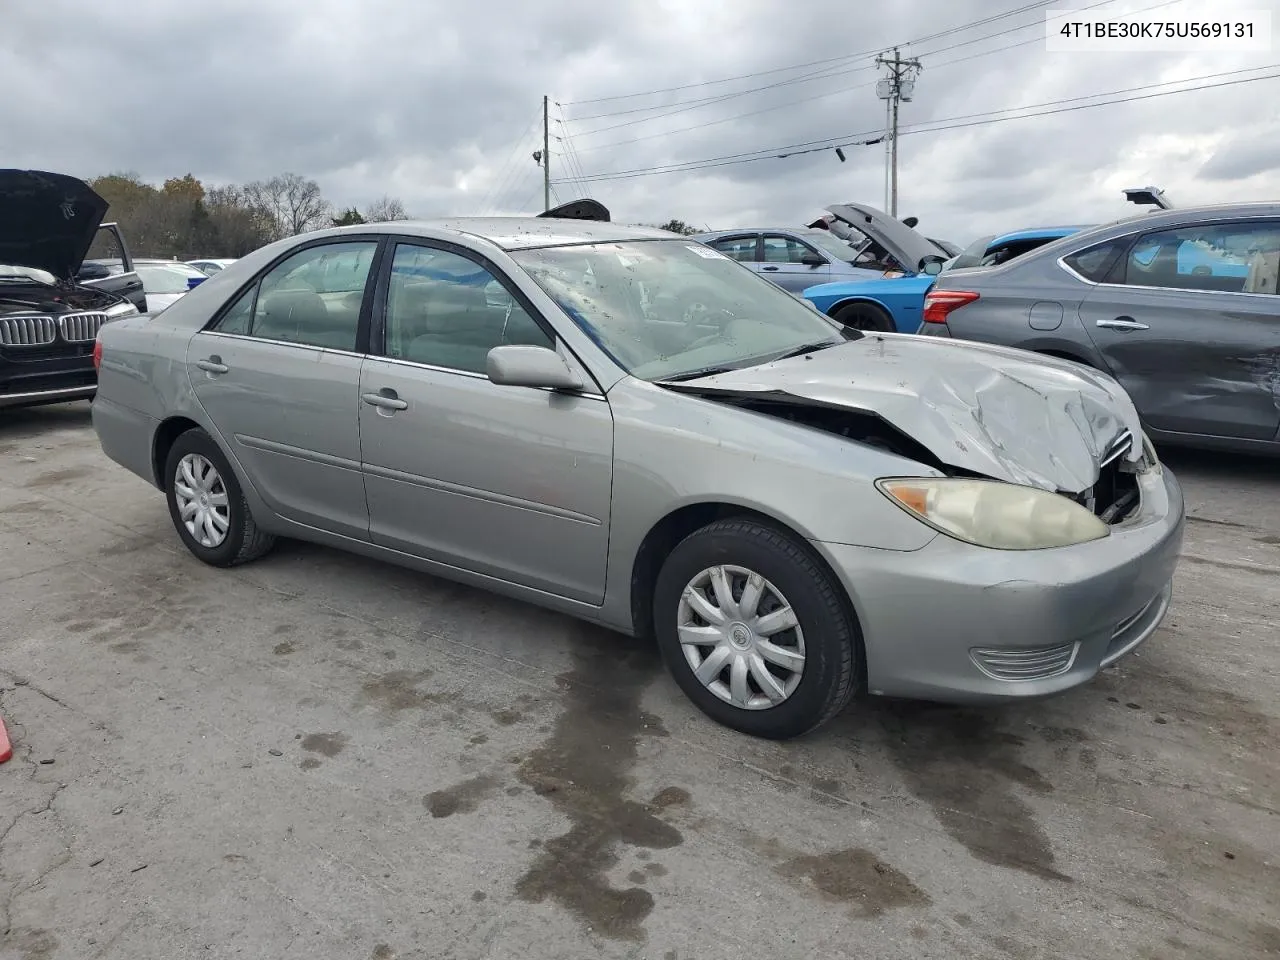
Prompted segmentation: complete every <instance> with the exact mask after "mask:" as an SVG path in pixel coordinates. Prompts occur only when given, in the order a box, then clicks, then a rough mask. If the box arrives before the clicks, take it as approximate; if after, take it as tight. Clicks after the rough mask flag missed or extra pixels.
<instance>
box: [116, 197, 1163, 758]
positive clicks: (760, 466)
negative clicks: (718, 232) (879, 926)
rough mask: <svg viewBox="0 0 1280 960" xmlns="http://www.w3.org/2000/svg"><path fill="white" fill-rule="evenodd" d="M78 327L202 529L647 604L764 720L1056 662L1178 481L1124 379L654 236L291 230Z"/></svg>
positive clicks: (180, 526) (1120, 637)
mask: <svg viewBox="0 0 1280 960" xmlns="http://www.w3.org/2000/svg"><path fill="white" fill-rule="evenodd" d="M96 357H97V360H98V363H99V388H98V395H97V399H96V401H95V403H94V406H93V420H94V426H95V428H96V430H97V433H98V437H99V438H100V440H101V443H102V446H103V449H104V450H105V451H106V453H107V454H108V455H109V456H110V457H111V458H112V459H113V460H115V461H116V462H118V463H120V464H122V465H123V466H125V467H126V468H128V469H129V470H132V471H133V472H135V473H137V474H138V475H139V476H141V477H143V478H145V479H146V480H148V481H149V482H151V483H153V484H155V485H156V486H157V487H159V488H160V489H161V490H163V491H164V493H165V495H166V497H167V499H168V505H169V511H170V513H171V515H172V518H173V522H174V526H175V528H176V530H177V533H178V536H179V537H181V539H182V541H183V543H185V544H186V546H187V547H188V549H189V550H190V551H191V552H192V553H193V554H194V555H195V556H196V557H198V558H199V559H200V560H203V561H204V562H206V563H209V564H213V565H217V566H232V565H234V564H237V563H241V562H244V561H248V560H252V559H254V558H256V557H259V556H261V555H262V554H264V553H265V552H266V551H267V550H268V549H269V548H270V547H271V544H272V542H273V541H274V539H275V538H276V537H280V536H284V537H295V538H300V539H305V540H311V541H315V542H318V543H322V544H329V545H331V546H334V547H338V548H341V549H346V550H351V551H355V552H358V553H361V554H364V555H366V556H369V557H372V558H376V559H381V560H386V561H390V562H393V563H399V564H404V565H407V566H411V567H414V568H417V569H419V570H423V571H426V572H429V573H432V574H437V575H440V576H444V577H449V578H453V579H456V580H460V581H465V582H468V583H471V584H476V585H479V586H481V587H485V588H488V589H492V590H495V591H501V592H503V593H506V594H509V595H511V596H514V597H519V598H522V599H524V600H528V601H530V602H533V603H537V604H541V605H543V606H546V607H551V608H554V609H556V610H560V611H563V612H565V613H568V614H571V615H573V616H576V617H581V618H584V619H587V620H591V621H594V622H597V623H600V624H603V625H605V626H607V627H610V628H613V629H615V630H619V631H623V632H627V633H633V634H646V635H653V636H655V637H656V640H657V643H658V645H659V646H660V648H661V650H662V653H663V655H664V657H665V659H666V661H667V663H668V664H669V666H670V669H671V671H672V673H673V675H674V677H675V679H676V681H677V682H678V683H679V685H680V686H681V688H682V689H683V690H684V691H685V692H686V693H687V694H688V696H689V697H690V698H691V699H692V700H693V701H694V702H695V703H696V704H697V705H698V707H700V708H701V709H702V710H703V711H705V712H706V713H707V714H708V715H710V716H711V717H713V718H715V719H716V720H718V721H720V722H722V723H725V724H728V725H729V726H732V727H734V728H736V729H738V730H741V731H745V732H747V733H751V734H755V735H759V736H766V737H777V738H783V737H790V736H795V735H798V734H801V733H804V732H805V731H807V730H810V729H812V728H814V727H815V726H817V725H819V724H821V723H823V722H824V721H826V720H828V719H829V718H831V717H832V716H834V715H835V714H836V713H837V712H838V711H840V710H841V708H843V707H844V706H845V705H846V704H847V703H848V702H849V700H850V699H851V698H852V697H853V696H854V695H855V693H858V692H859V691H864V692H869V693H872V694H885V695H892V696H909V697H925V698H932V699H942V700H954V701H978V700H993V699H994V700H999V699H1012V698H1018V697H1026V696H1036V695H1043V694H1049V693H1053V692H1056V691H1060V690H1063V689H1065V688H1068V687H1071V686H1074V685H1076V684H1080V683H1083V682H1085V681H1087V680H1088V679H1089V678H1090V677H1092V676H1093V675H1094V674H1095V673H1096V672H1097V671H1098V670H1099V669H1100V667H1101V666H1103V665H1104V664H1107V663H1109V662H1111V661H1113V660H1115V659H1116V658H1118V657H1120V656H1123V655H1124V654H1125V653H1127V652H1128V651H1130V650H1132V649H1133V648H1134V647H1135V646H1137V645H1138V644H1139V643H1141V642H1142V641H1143V640H1145V639H1146V638H1147V637H1148V636H1150V635H1151V633H1152V632H1153V631H1154V630H1155V629H1156V627H1157V626H1158V625H1159V623H1160V621H1161V619H1162V618H1163V616H1164V614H1165V611H1166V609H1167V608H1168V605H1169V599H1170V591H1171V581H1172V577H1173V572H1174V566H1175V564H1176V560H1177V556H1178V551H1179V546H1180V543H1181V539H1182V526H1183V503H1182V495H1181V493H1180V491H1179V488H1178V485H1177V483H1176V482H1175V480H1174V478H1173V476H1172V475H1171V474H1170V473H1169V472H1168V471H1167V470H1164V469H1163V468H1162V467H1161V465H1160V463H1159V461H1158V460H1157V458H1156V456H1155V453H1154V450H1153V449H1152V447H1151V445H1150V443H1148V442H1147V441H1146V438H1145V437H1144V435H1143V434H1142V431H1141V427H1140V426H1139V421H1138V417H1137V414H1136V412H1135V410H1134V408H1133V405H1132V404H1131V403H1130V401H1129V399H1128V398H1127V396H1126V395H1125V393H1124V392H1123V390H1121V389H1120V387H1119V386H1118V384H1116V382H1115V381H1114V380H1112V379H1111V378H1109V377H1107V376H1106V375H1104V374H1100V373H1095V372H1092V371H1089V370H1087V369H1085V368H1083V367H1080V366H1079V365H1076V364H1072V363H1067V362H1060V361H1055V360H1045V361H1044V362H1041V361H1038V360H1036V359H1035V358H1033V357H1030V356H1028V355H1027V354H1024V353H1021V352H1019V351H1009V350H1003V349H1000V348H992V347H986V346H981V345H961V344H955V343H947V342H943V341H938V340H932V339H925V338H918V337H907V336H897V335H888V334H884V335H881V334H875V335H863V334H860V333H858V332H857V331H847V330H843V329H841V328H839V327H838V326H837V325H835V324H834V323H833V322H832V321H830V320H828V319H827V318H825V317H823V316H821V315H820V314H818V313H817V312H816V311H815V310H813V309H812V308H811V307H809V306H808V305H806V304H805V303H803V302H800V301H798V300H797V299H796V298H794V297H792V296H790V295H788V294H787V293H785V292H783V291H781V290H779V289H778V288H776V287H774V286H773V285H771V284H769V283H768V282H766V281H765V280H763V279H761V278H760V277H758V276H756V275H754V274H752V273H751V272H750V271H749V270H747V269H745V268H744V267H742V266H741V265H740V264H737V263H735V262H733V261H732V260H730V259H728V258H727V257H725V256H723V255H722V254H720V253H718V252H716V251H714V250H711V249H708V248H707V247H705V246H703V245H702V244H698V243H694V242H691V241H689V240H687V239H684V238H672V236H671V235H670V234H668V233H664V232H661V231H655V230H644V229H637V228H629V227H622V226H618V225H616V224H610V223H598V222H583V221H576V220H564V219H487V220H486V219H476V220H453V221H439V222H433V223H408V222H398V223H390V224H378V225H373V224H370V225H359V226H356V227H349V228H341V229H337V230H325V231H320V232H316V233H310V234H306V235H304V236H300V237H293V238H290V239H287V240H283V241H280V242H279V243H276V244H273V245H271V246H269V247H265V248H263V249H262V250H259V251H257V252H255V253H253V254H251V255H249V256H247V257H245V258H244V259H242V260H239V261H237V262H236V263H234V264H232V265H230V266H229V267H227V268H226V269H225V270H223V271H221V272H219V273H218V274H217V275H215V276H214V277H212V278H211V279H209V280H208V281H206V282H205V283H203V284H201V285H199V286H197V287H196V288H195V289H193V290H192V291H191V292H190V293H189V294H187V295H186V296H184V297H183V298H181V299H180V300H178V301H177V302H176V303H175V304H174V305H173V306H172V307H170V308H169V309H167V310H166V311H165V312H164V313H162V314H160V315H159V316H156V317H151V318H138V319H126V320H121V321H117V322H114V323H111V324H109V325H107V326H106V327H104V328H103V330H102V333H101V335H100V339H99V343H98V345H97V352H96Z"/></svg>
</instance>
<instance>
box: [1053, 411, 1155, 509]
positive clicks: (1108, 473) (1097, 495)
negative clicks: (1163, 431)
mask: <svg viewBox="0 0 1280 960" xmlns="http://www.w3.org/2000/svg"><path fill="white" fill-rule="evenodd" d="M1133 444H1134V438H1133V434H1132V433H1130V432H1129V431H1128V430H1126V431H1125V432H1124V433H1122V434H1120V436H1118V437H1117V438H1116V439H1115V440H1114V441H1112V443H1111V446H1109V447H1107V450H1106V452H1105V453H1104V454H1103V455H1102V459H1101V466H1100V467H1099V469H1098V480H1097V482H1096V483H1095V484H1094V485H1093V486H1092V487H1090V488H1089V489H1088V490H1086V491H1084V493H1081V494H1064V496H1069V497H1071V499H1073V500H1075V501H1077V502H1079V503H1080V504H1082V505H1083V506H1086V507H1088V508H1089V509H1090V510H1091V511H1093V513H1095V514H1096V515H1097V516H1098V517H1100V518H1101V519H1102V520H1103V521H1104V522H1106V523H1119V522H1120V521H1121V520H1123V519H1124V518H1125V517H1127V516H1129V514H1131V513H1132V512H1133V511H1134V509H1135V508H1136V507H1137V506H1138V502H1139V493H1138V479H1137V477H1135V476H1134V475H1133V474H1132V473H1131V472H1130V471H1128V470H1124V469H1122V467H1123V466H1124V463H1125V459H1124V457H1125V454H1127V453H1128V452H1129V450H1130V449H1131V448H1132V447H1133Z"/></svg>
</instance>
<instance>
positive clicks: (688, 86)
mask: <svg viewBox="0 0 1280 960" xmlns="http://www.w3.org/2000/svg"><path fill="white" fill-rule="evenodd" d="M1055 2H1058V0H1039V2H1037V3H1028V4H1025V5H1023V6H1021V7H1017V8H1015V9H1012V10H1006V11H1004V12H1003V13H998V14H993V15H992V16H989V17H984V18H982V19H979V20H973V21H970V22H968V23H963V24H959V25H957V26H954V27H949V28H947V29H946V30H940V31H938V32H937V33H931V34H928V35H927V36H924V37H916V38H915V39H914V40H907V41H905V42H903V43H899V44H896V46H899V47H909V46H912V45H913V44H917V43H925V42H927V41H929V40H935V39H937V38H938V37H944V36H949V35H951V34H953V33H959V32H961V31H964V30H970V29H972V28H974V27H979V26H984V25H985V24H988V23H993V22H995V21H996V20H1003V19H1004V18H1005V17H1013V16H1017V15H1018V14H1020V13H1026V12H1028V11H1030V10H1034V9H1037V8H1041V7H1048V6H1052V5H1053V3H1055ZM893 46H895V44H887V45H886V46H882V47H877V48H875V49H873V50H863V51H859V52H857V53H846V54H843V55H841V56H838V57H826V58H824V59H822V60H810V61H808V62H806V63H795V64H791V65H790V66H786V67H774V68H773V69H771V70H758V71H755V72H753V73H742V74H738V75H737V76H734V77H722V78H720V79H718V80H700V81H698V82H696V83H683V84H679V85H677V86H674V87H661V88H659V89H656V90H642V91H638V92H636V93H618V94H613V95H611V96H607V97H592V98H590V99H586V100H566V101H564V102H563V104H561V105H562V106H566V107H570V106H584V105H586V104H590V103H608V102H610V101H613V100H631V99H634V98H636V97H650V96H656V95H657V94H660V93H677V92H679V91H681V90H693V89H696V88H698V87H710V86H714V85H716V84H721V83H733V82H735V81H737V80H753V79H755V78H756V77H767V76H771V75H773V74H777V73H789V72H790V71H792V70H803V69H806V68H807V67H816V66H821V65H825V64H833V63H847V62H849V61H850V60H856V59H858V58H859V57H869V56H874V55H875V54H877V53H879V52H881V51H882V50H884V49H886V48H888V47H893ZM577 119H579V120H581V119H585V118H581V117H579V118H577Z"/></svg>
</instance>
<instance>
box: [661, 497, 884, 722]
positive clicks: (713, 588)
mask: <svg viewBox="0 0 1280 960" xmlns="http://www.w3.org/2000/svg"><path fill="white" fill-rule="evenodd" d="M717 571H718V572H717ZM704 613H705V614H707V616H705V617H704V616H702V614H704ZM653 618H654V632H655V634H656V637H657V641H658V648H659V650H660V651H661V652H662V657H663V660H664V661H665V662H666V664H667V667H668V669H669V670H670V671H671V673H672V676H673V677H674V678H675V681H676V683H677V684H679V686H680V689H682V690H683V691H684V692H685V695H686V696H688V697H689V699H690V700H692V701H693V702H694V704H695V705H696V706H697V707H698V709H700V710H701V711H702V712H703V713H705V714H706V715H707V716H709V717H711V718H712V719H713V720H716V721H718V722H719V723H722V724H724V725H725V726H727V727H731V728H733V729H734V730H738V731H741V732H742V733H746V734H750V735H752V736H756V737H765V738H768V739H772V740H785V739H788V738H790V737H797V736H800V735H801V734H803V733H807V732H809V731H810V730H813V729H815V728H816V727H819V726H821V725H822V724H824V723H826V722H827V721H828V720H830V719H831V718H833V717H834V716H835V715H836V714H838V713H839V712H840V711H841V710H843V709H844V708H845V706H847V705H848V703H849V701H850V700H851V699H852V698H853V696H854V693H855V691H856V690H857V689H858V686H859V678H860V677H861V671H862V655H861V637H860V635H859V631H858V625H857V623H856V621H855V620H854V618H853V616H852V615H851V613H850V611H849V609H848V605H847V604H846V603H845V602H844V596H843V591H842V589H841V588H840V586H839V585H838V583H837V582H835V580H834V578H833V577H832V576H831V574H830V573H829V572H828V571H827V570H826V568H825V566H824V565H823V564H822V563H821V562H820V561H819V560H818V558H817V557H815V556H814V555H813V554H812V553H811V552H810V550H809V548H808V547H807V546H805V545H803V544H802V542H801V541H798V540H797V539H795V538H793V537H792V536H790V535H788V534H786V533H783V532H782V531H781V530H778V529H776V528H774V527H771V526H768V525H766V524H763V523H758V522H756V521H754V520H751V519H748V518H745V517H743V518H737V519H729V520H719V521H716V522H715V523H712V524H709V525H708V526H705V527H703V528H702V529H701V530H697V531H695V532H694V533H692V534H690V535H689V536H688V537H686V538H685V539H684V540H682V541H681V542H680V543H679V544H678V545H677V546H676V547H675V549H674V550H672V551H671V553H670V554H669V555H668V556H667V559H666V561H665V562H664V563H663V566H662V570H661V571H660V572H659V574H658V580H657V583H656V585H655V588H654V596H653ZM789 623H794V626H786V624H789Z"/></svg>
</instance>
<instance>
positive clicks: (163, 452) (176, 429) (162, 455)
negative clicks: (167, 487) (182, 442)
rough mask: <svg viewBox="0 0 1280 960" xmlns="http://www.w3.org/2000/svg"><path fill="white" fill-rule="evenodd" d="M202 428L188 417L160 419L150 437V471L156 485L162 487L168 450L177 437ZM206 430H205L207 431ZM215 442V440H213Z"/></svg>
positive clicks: (171, 447) (202, 428)
mask: <svg viewBox="0 0 1280 960" xmlns="http://www.w3.org/2000/svg"><path fill="white" fill-rule="evenodd" d="M192 429H195V430H204V427H203V426H202V425H201V424H199V423H196V422H195V421H194V420H192V419H191V418H190V417H184V416H173V417H169V418H168V419H166V420H163V421H161V423H160V426H158V427H156V431H155V434H154V435H153V436H152V438H151V473H152V476H153V477H154V478H155V483H156V486H157V487H160V488H161V489H164V465H165V461H167V460H168V459H169V451H170V450H172V449H173V445H174V443H176V442H177V439H178V438H179V437H180V436H182V435H183V434H184V433H186V432H187V431H188V430H192ZM207 432H208V431H206V433H207ZM214 443H217V440H216V439H215V440H214Z"/></svg>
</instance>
